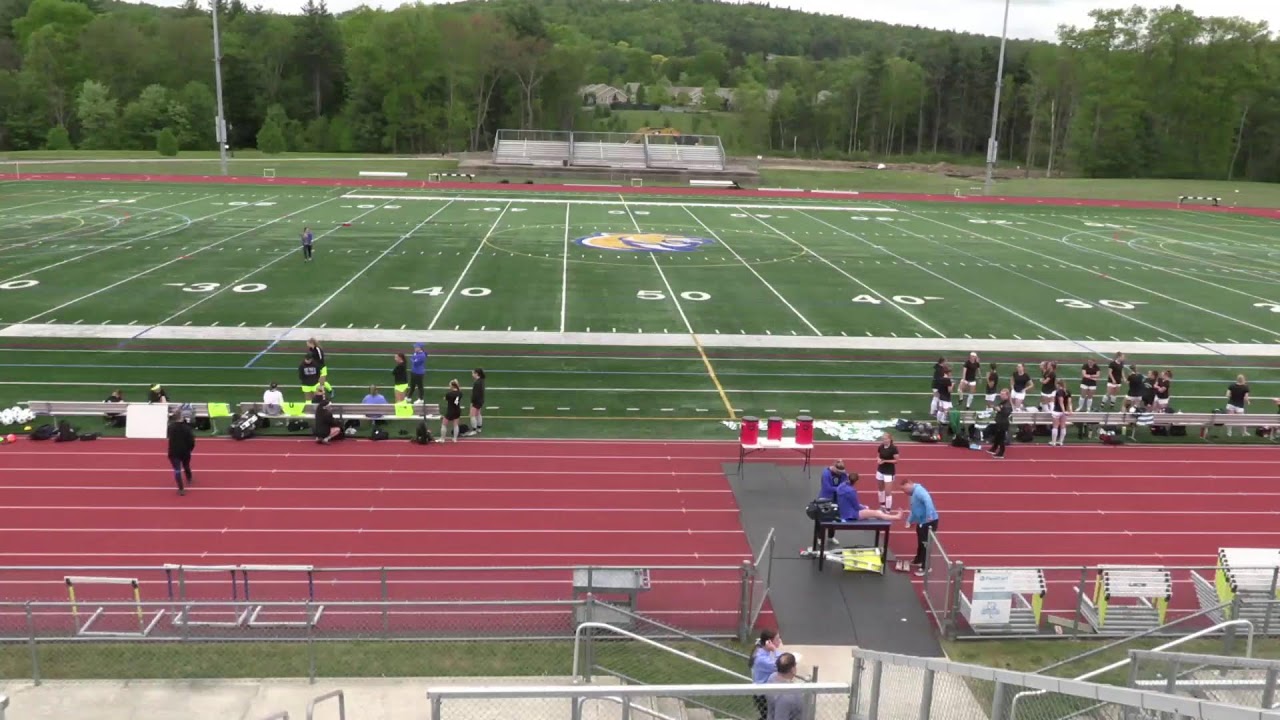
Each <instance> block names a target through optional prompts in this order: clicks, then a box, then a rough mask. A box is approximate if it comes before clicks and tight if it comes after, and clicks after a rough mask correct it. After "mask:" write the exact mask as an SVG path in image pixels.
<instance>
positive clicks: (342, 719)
mask: <svg viewBox="0 0 1280 720" xmlns="http://www.w3.org/2000/svg"><path fill="white" fill-rule="evenodd" d="M334 698H337V699H338V720H347V697H346V695H344V694H343V692H342V691H341V690H334V691H333V692H327V693H325V694H323V695H320V696H318V697H315V698H312V699H311V702H309V703H307V720H314V718H315V712H316V706H317V705H319V704H320V703H322V702H324V701H326V700H332V699H334ZM0 720H3V719H0Z"/></svg>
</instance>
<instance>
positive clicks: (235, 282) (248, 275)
mask: <svg viewBox="0 0 1280 720" xmlns="http://www.w3.org/2000/svg"><path fill="white" fill-rule="evenodd" d="M383 205H386V203H383ZM383 205H380V206H378V207H376V208H373V209H372V210H365V211H364V212H362V213H360V214H359V215H356V216H355V217H353V218H351V220H348V221H346V222H355V221H356V220H359V219H360V218H362V217H364V216H365V215H368V214H370V213H372V212H376V211H377V210H379V209H380V208H381V207H383ZM341 228H342V225H341V224H338V225H334V226H333V228H332V229H330V230H326V231H324V232H322V233H320V234H319V235H317V236H316V237H315V240H316V241H319V240H322V239H324V238H325V237H327V236H329V235H332V234H333V233H335V232H337V231H338V230H340V229H341ZM297 256H298V253H297V252H296V251H294V252H286V253H281V254H280V255H278V256H277V257H276V258H274V259H273V260H271V261H269V262H267V263H266V264H264V265H260V266H259V267H257V268H256V269H254V270H251V271H249V272H248V273H246V274H244V275H241V276H240V277H239V278H236V279H235V280H232V281H231V282H230V283H227V284H226V285H223V286H222V287H220V288H218V289H217V290H215V291H213V292H211V293H209V294H207V295H205V296H204V297H202V298H200V299H199V300H197V301H195V302H193V303H191V304H190V305H188V306H186V307H184V308H182V309H181V310H179V311H177V312H175V313H174V314H172V315H170V316H169V317H167V318H165V319H163V320H161V321H160V322H158V323H156V326H161V325H167V324H169V322H171V321H172V320H175V319H176V318H179V317H181V316H183V315H185V314H187V313H188V312H190V311H192V310H194V309H196V308H198V307H200V306H201V305H203V304H205V303H207V302H209V301H210V300H212V299H214V298H215V297H218V296H219V295H221V294H222V293H224V292H226V291H228V290H230V289H231V288H233V287H235V286H236V285H239V284H240V283H242V282H244V281H245V280H248V279H249V278H251V277H253V276H254V275H257V274H258V273H260V272H262V271H263V270H266V269H267V268H269V267H271V266H272V265H275V264H276V263H278V262H280V261H281V260H285V259H287V258H291V257H292V258H296V257H297Z"/></svg>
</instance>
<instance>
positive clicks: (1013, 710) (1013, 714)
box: [1009, 620, 1253, 720]
mask: <svg viewBox="0 0 1280 720" xmlns="http://www.w3.org/2000/svg"><path fill="white" fill-rule="evenodd" d="M1241 626H1244V627H1248V628H1249V635H1248V639H1247V640H1246V642H1245V657H1253V623H1252V622H1250V621H1248V620H1228V621H1226V622H1221V623H1218V624H1217V625H1214V626H1212V627H1207V628H1205V629H1204V630H1200V631H1198V632H1194V633H1191V634H1190V635H1187V636H1185V637H1180V638H1178V639H1177V640H1173V641H1171V642H1167V643H1165V644H1164V645H1161V646H1159V647H1156V648H1152V651H1153V652H1160V651H1162V650H1168V649H1169V648H1172V647H1177V646H1179V645H1181V644H1183V643H1185V642H1190V641H1192V640H1197V639H1199V638H1202V637H1204V636H1205V635H1211V634H1213V633H1216V632H1218V631H1219V630H1225V629H1227V628H1230V627H1241ZM1139 637H1140V636H1139ZM1132 662H1133V656H1132V655H1130V656H1129V657H1126V658H1125V659H1124V660H1119V661H1117V662H1113V663H1111V664H1110V665H1107V666H1105V667H1100V668H1098V669H1097V670H1091V671H1089V672H1087V673H1085V674H1083V675H1081V676H1079V677H1074V678H1071V679H1072V680H1076V681H1081V680H1091V679H1093V678H1095V677H1098V676H1099V675H1105V674H1107V673H1109V672H1111V671H1113V670H1119V669H1120V668H1122V667H1125V666H1127V665H1129V664H1130V663H1132ZM1048 692H1049V691H1048V690H1023V691H1022V692H1020V693H1018V694H1017V695H1014V696H1013V701H1012V702H1010V703H1009V720H1018V703H1019V702H1020V701H1021V700H1022V698H1024V697H1038V696H1040V695H1046V694H1048Z"/></svg>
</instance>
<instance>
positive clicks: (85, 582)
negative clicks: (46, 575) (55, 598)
mask: <svg viewBox="0 0 1280 720" xmlns="http://www.w3.org/2000/svg"><path fill="white" fill-rule="evenodd" d="M62 580H63V582H65V583H66V585H67V599H68V600H69V601H70V603H71V617H72V620H73V621H74V623H75V628H76V635H79V636H82V637H146V636H148V635H150V634H151V631H152V630H153V629H155V626H156V623H158V622H160V618H162V617H164V610H158V611H156V613H155V615H154V616H151V617H150V618H148V616H147V611H146V609H145V608H144V607H143V605H142V586H141V584H140V583H139V582H138V580H137V578H119V577H100V576H93V575H68V576H66V577H64V578H63V579H62ZM94 585H107V586H112V587H120V586H122V585H124V586H128V587H129V588H130V589H131V590H132V591H133V592H132V595H133V601H132V603H131V604H132V607H133V614H134V615H135V616H136V618H137V621H138V629H137V630H136V631H135V630H132V629H130V630H95V629H93V627H94V625H95V624H101V623H102V622H103V621H105V619H106V616H107V615H109V614H110V613H108V612H107V606H106V605H99V606H98V607H97V608H95V609H94V611H93V612H92V613H90V614H89V617H88V618H87V619H86V620H85V621H84V622H83V623H82V622H80V600H78V599H77V596H76V589H77V587H84V586H94ZM113 604H116V605H121V604H123V605H126V606H127V605H129V604H130V603H129V602H127V601H126V602H124V603H113Z"/></svg>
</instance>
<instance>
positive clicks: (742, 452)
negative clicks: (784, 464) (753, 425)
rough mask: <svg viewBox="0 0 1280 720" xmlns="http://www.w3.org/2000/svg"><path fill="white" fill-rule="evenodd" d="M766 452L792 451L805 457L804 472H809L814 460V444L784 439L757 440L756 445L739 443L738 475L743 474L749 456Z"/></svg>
mask: <svg viewBox="0 0 1280 720" xmlns="http://www.w3.org/2000/svg"><path fill="white" fill-rule="evenodd" d="M765 450H790V451H792V452H798V453H800V454H801V455H803V456H804V468H803V469H804V470H805V472H808V471H809V462H810V460H812V458H813V443H806V444H801V443H798V442H796V441H795V439H794V438H783V439H781V440H764V439H761V440H757V441H756V442H755V443H754V444H751V445H748V444H747V443H739V445H738V474H742V465H743V463H744V462H746V459H747V456H748V455H752V454H754V453H758V452H762V451H765Z"/></svg>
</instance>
